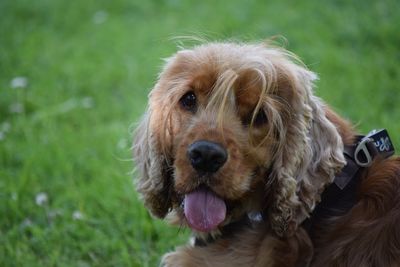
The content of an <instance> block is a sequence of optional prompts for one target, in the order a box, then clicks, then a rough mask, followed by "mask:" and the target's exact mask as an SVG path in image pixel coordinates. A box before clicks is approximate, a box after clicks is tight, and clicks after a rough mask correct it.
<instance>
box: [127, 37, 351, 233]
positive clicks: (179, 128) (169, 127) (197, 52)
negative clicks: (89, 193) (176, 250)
mask: <svg viewBox="0 0 400 267" xmlns="http://www.w3.org/2000/svg"><path fill="white" fill-rule="evenodd" d="M296 62H297V63H296ZM298 62H299V61H297V60H296V58H295V56H293V55H291V54H290V53H289V52H287V51H284V50H283V49H278V48H272V47H268V46H266V45H263V44H252V45H248V44H232V43H211V44H206V45H201V46H198V47H195V48H194V49H192V50H182V51H180V52H178V53H177V54H175V55H174V56H173V57H171V58H169V59H168V60H167V63H166V65H165V67H164V69H163V71H162V72H161V74H160V76H159V80H158V82H157V84H156V85H155V87H154V89H153V90H152V91H151V93H150V96H149V107H148V110H147V112H146V114H145V115H144V117H143V118H142V121H141V123H140V125H139V126H138V129H137V132H136V139H135V157H136V163H137V167H138V170H139V172H140V173H139V175H140V176H139V179H138V180H137V189H138V191H139V192H140V193H141V196H142V198H143V200H144V203H145V205H146V206H147V207H148V208H149V209H150V211H151V213H152V214H153V215H155V216H157V217H161V218H163V217H165V216H166V215H167V214H168V213H171V214H174V216H176V218H177V219H178V221H179V222H180V223H181V224H187V225H189V226H190V227H191V228H192V229H194V230H197V231H202V232H212V231H213V230H216V229H218V228H219V227H220V226H223V225H226V224H228V223H229V222H231V221H233V220H237V219H239V218H241V217H243V216H244V215H246V214H249V213H252V212H261V213H262V214H263V217H264V220H265V221H267V222H269V223H270V224H271V226H272V228H273V229H274V230H275V231H276V233H277V234H279V235H283V234H285V233H288V232H291V230H294V229H295V227H296V226H297V225H298V224H299V223H301V222H302V221H303V220H304V219H305V218H306V217H307V215H308V214H309V213H310V211H312V210H313V208H314V205H315V203H316V202H318V201H319V196H320V194H321V191H322V190H323V189H324V187H325V186H326V185H327V184H328V183H330V182H331V181H332V179H333V177H334V174H335V173H336V172H338V170H340V169H341V168H342V167H343V165H344V159H343V154H342V152H343V144H342V141H341V138H340V135H339V134H338V131H337V129H336V128H335V126H334V125H333V124H332V123H331V122H330V121H329V120H328V119H327V117H326V115H325V110H324V104H323V103H322V102H321V100H320V99H318V98H317V97H315V96H314V95H313V92H312V85H313V80H314V79H315V78H316V75H315V74H314V73H312V72H310V71H308V70H307V69H306V68H304V67H303V66H302V65H301V64H299V63H298Z"/></svg>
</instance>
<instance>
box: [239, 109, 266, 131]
mask: <svg viewBox="0 0 400 267" xmlns="http://www.w3.org/2000/svg"><path fill="white" fill-rule="evenodd" d="M252 119H253V112H252V113H250V114H249V115H248V116H246V118H245V119H244V120H243V124H244V125H247V126H248V125H250V123H251V120H252ZM267 122H268V118H267V115H266V114H265V111H264V110H262V109H260V110H259V111H258V113H257V115H256V116H255V118H254V121H253V125H254V126H256V127H257V126H262V125H263V124H265V123H267Z"/></svg>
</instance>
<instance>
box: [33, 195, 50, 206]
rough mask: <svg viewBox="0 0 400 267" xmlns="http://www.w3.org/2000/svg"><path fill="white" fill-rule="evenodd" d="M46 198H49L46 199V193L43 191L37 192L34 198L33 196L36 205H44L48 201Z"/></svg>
mask: <svg viewBox="0 0 400 267" xmlns="http://www.w3.org/2000/svg"><path fill="white" fill-rule="evenodd" d="M48 200H49V199H48V197H47V194H46V193H44V192H40V193H38V194H37V195H36V198H35V202H36V205H38V206H44V205H46V204H47V202H48Z"/></svg>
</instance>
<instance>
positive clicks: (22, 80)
mask: <svg viewBox="0 0 400 267" xmlns="http://www.w3.org/2000/svg"><path fill="white" fill-rule="evenodd" d="M10 86H11V88H13V89H17V88H25V87H26V86H28V79H27V78H26V77H22V76H19V77H14V78H13V79H12V80H11V82H10Z"/></svg>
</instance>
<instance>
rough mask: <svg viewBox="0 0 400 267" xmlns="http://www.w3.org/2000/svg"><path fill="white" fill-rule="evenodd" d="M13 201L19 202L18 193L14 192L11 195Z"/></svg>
mask: <svg viewBox="0 0 400 267" xmlns="http://www.w3.org/2000/svg"><path fill="white" fill-rule="evenodd" d="M11 199H12V200H14V201H17V200H18V193H17V192H12V193H11Z"/></svg>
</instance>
